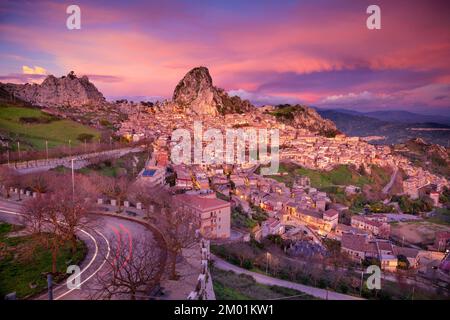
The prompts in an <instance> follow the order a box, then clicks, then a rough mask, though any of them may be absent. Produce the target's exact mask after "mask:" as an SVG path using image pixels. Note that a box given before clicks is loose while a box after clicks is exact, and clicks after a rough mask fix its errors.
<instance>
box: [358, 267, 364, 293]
mask: <svg viewBox="0 0 450 320" xmlns="http://www.w3.org/2000/svg"><path fill="white" fill-rule="evenodd" d="M363 281H364V271H361V286H360V289H359V296H360V297H362V290H363Z"/></svg>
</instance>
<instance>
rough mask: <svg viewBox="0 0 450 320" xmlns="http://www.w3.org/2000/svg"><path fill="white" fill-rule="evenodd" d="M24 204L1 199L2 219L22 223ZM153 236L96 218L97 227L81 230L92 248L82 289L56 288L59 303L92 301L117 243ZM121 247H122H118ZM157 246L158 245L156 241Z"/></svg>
mask: <svg viewBox="0 0 450 320" xmlns="http://www.w3.org/2000/svg"><path fill="white" fill-rule="evenodd" d="M21 218H22V217H21V215H20V203H14V202H13V201H5V200H0V220H1V221H5V222H8V223H13V224H22V219H21ZM149 232H150V233H151V231H150V230H149V229H147V228H146V227H145V226H144V225H142V224H140V223H137V222H134V221H129V220H126V219H120V218H115V217H110V216H100V215H95V222H94V227H92V228H89V229H87V230H80V232H79V234H78V236H79V237H80V239H81V240H83V241H84V242H85V243H86V245H87V248H88V252H87V255H86V257H85V259H84V260H83V262H82V263H81V265H79V267H80V269H81V276H80V277H81V279H80V284H81V286H80V289H69V288H68V287H67V284H66V282H64V283H61V284H59V285H56V286H55V287H54V291H53V297H54V299H55V300H85V299H92V298H93V296H94V295H95V294H97V293H98V285H97V283H96V282H97V277H96V275H97V273H98V272H102V268H104V266H105V262H106V261H105V259H106V258H107V257H108V256H109V254H111V253H110V248H111V246H112V244H113V242H114V241H118V242H120V244H121V245H124V244H127V245H128V244H129V245H131V243H132V241H133V239H134V238H135V237H137V236H140V235H142V234H143V233H147V234H148V233H149ZM117 246H119V244H117ZM155 246H156V242H155ZM36 299H39V300H46V299H48V295H47V293H44V294H41V295H40V296H38V297H36Z"/></svg>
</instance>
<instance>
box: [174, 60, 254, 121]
mask: <svg viewBox="0 0 450 320" xmlns="http://www.w3.org/2000/svg"><path fill="white" fill-rule="evenodd" d="M172 100H173V102H174V103H175V104H176V105H177V107H178V108H179V109H181V110H183V111H184V112H186V113H193V114H197V115H219V114H226V113H243V112H247V111H250V110H251V109H252V108H254V106H253V105H252V104H251V103H250V102H249V101H247V100H241V98H239V97H237V96H233V97H230V96H229V95H228V93H226V92H225V90H223V89H220V88H217V87H215V86H214V85H213V81H212V78H211V75H210V74H209V70H208V68H206V67H197V68H194V69H192V70H191V71H189V72H188V73H187V74H186V75H185V76H184V78H183V79H181V81H180V82H179V83H178V85H177V86H176V88H175V90H174V92H173V98H172Z"/></svg>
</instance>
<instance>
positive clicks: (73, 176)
mask: <svg viewBox="0 0 450 320" xmlns="http://www.w3.org/2000/svg"><path fill="white" fill-rule="evenodd" d="M74 160H75V159H71V162H72V200H73V201H75V174H74V170H73V161H74Z"/></svg>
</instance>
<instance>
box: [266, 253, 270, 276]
mask: <svg viewBox="0 0 450 320" xmlns="http://www.w3.org/2000/svg"><path fill="white" fill-rule="evenodd" d="M269 258H270V253H269V252H266V274H267V275H268V274H269Z"/></svg>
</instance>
